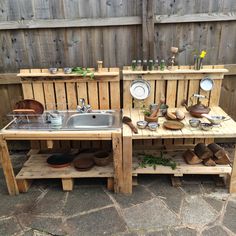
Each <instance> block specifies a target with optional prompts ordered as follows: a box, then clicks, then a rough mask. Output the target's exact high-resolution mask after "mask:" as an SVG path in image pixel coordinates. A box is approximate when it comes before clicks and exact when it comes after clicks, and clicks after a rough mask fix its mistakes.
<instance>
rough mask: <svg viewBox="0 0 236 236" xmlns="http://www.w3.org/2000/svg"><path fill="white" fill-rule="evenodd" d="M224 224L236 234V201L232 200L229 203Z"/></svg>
mask: <svg viewBox="0 0 236 236" xmlns="http://www.w3.org/2000/svg"><path fill="white" fill-rule="evenodd" d="M223 224H224V225H225V226H226V227H227V228H228V229H229V230H231V231H232V232H234V233H235V234H236V199H233V200H230V201H229V202H228V204H227V207H226V211H225V215H224V219H223Z"/></svg>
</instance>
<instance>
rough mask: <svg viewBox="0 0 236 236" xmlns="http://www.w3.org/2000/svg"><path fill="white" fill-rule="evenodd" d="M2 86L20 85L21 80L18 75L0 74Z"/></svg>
mask: <svg viewBox="0 0 236 236" xmlns="http://www.w3.org/2000/svg"><path fill="white" fill-rule="evenodd" d="M0 84H20V78H19V77H17V76H16V73H4V74H0Z"/></svg>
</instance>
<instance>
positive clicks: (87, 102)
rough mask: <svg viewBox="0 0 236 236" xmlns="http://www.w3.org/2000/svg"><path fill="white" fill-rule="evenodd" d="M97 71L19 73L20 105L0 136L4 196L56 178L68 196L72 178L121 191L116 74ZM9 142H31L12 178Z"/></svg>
mask: <svg viewBox="0 0 236 236" xmlns="http://www.w3.org/2000/svg"><path fill="white" fill-rule="evenodd" d="M99 66H100V67H99V71H95V69H89V70H88V69H86V70H85V69H82V68H78V67H76V68H74V69H72V70H69V69H66V70H64V71H63V69H54V70H52V69H50V71H49V70H48V69H24V70H20V73H19V74H18V76H19V77H20V78H21V83H22V88H23V94H24V100H23V101H20V102H19V103H17V104H16V105H15V109H14V110H13V111H12V113H11V114H10V116H11V118H12V121H11V122H10V123H9V124H8V125H7V126H6V127H5V128H3V129H2V130H1V135H0V143H1V163H2V167H3V170H4V175H5V179H6V183H7V187H8V192H9V194H10V195H17V194H18V193H19V192H27V190H28V188H29V187H30V184H31V182H32V180H34V179H61V182H62V188H63V190H66V191H70V190H72V189H73V180H74V179H76V178H106V179H107V187H108V188H109V189H111V190H113V189H114V191H115V192H121V191H122V178H123V173H122V166H121V165H122V160H121V158H122V136H121V135H122V133H121V110H120V78H119V69H118V68H109V69H108V68H102V67H101V65H100V64H99ZM111 94H112V95H111ZM9 140H30V141H31V151H30V153H29V158H28V160H27V161H26V162H25V163H24V165H23V167H22V169H21V170H20V172H19V173H17V174H16V175H15V173H14V171H13V167H12V162H11V159H10V155H9V151H8V144H7V141H9ZM45 150H46V152H45ZM58 150H59V151H58ZM74 150H78V151H77V152H76V153H75V152H74ZM58 152H59V153H58Z"/></svg>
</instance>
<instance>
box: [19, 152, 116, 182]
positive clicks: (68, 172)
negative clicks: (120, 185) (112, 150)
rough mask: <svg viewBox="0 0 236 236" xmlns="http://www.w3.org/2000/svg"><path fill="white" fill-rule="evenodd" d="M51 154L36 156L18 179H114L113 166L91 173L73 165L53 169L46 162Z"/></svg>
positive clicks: (94, 168) (100, 168) (103, 167)
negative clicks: (78, 169) (77, 168)
mask: <svg viewBox="0 0 236 236" xmlns="http://www.w3.org/2000/svg"><path fill="white" fill-rule="evenodd" d="M50 155H51V154H35V155H31V156H30V158H29V159H28V160H27V161H26V162H25V163H24V166H23V168H22V169H21V170H20V172H19V173H18V174H17V176H16V179H57V178H93V177H96V178H97V177H101V178H103V177H104V178H105V177H114V170H113V165H112V163H110V164H109V165H107V166H94V167H93V168H92V169H91V170H89V171H77V170H76V169H75V168H74V167H73V165H72V164H71V166H68V167H64V168H52V167H50V166H49V165H48V164H47V162H46V160H47V158H48V157H49V156H50Z"/></svg>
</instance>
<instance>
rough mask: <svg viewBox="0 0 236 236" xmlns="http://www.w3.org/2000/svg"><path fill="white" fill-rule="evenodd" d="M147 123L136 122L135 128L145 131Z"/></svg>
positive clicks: (142, 121)
mask: <svg viewBox="0 0 236 236" xmlns="http://www.w3.org/2000/svg"><path fill="white" fill-rule="evenodd" d="M147 124H148V122H147V121H145V120H140V121H137V126H138V128H139V129H145V128H146V127H147Z"/></svg>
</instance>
